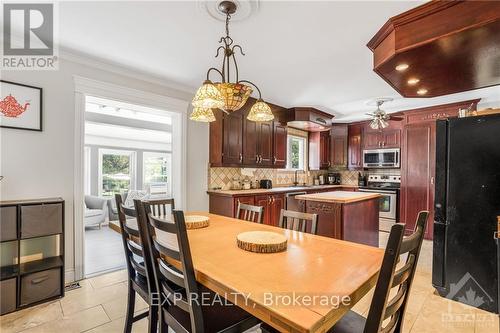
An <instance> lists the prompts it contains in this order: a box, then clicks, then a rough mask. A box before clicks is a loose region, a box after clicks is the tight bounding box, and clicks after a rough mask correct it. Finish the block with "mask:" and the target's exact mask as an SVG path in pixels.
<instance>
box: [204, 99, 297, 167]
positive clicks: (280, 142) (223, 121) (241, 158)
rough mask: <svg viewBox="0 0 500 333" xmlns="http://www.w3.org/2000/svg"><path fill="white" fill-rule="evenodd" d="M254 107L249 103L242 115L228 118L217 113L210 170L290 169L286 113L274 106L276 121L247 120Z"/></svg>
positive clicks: (213, 126) (212, 138) (231, 114)
mask: <svg viewBox="0 0 500 333" xmlns="http://www.w3.org/2000/svg"><path fill="white" fill-rule="evenodd" d="M252 105H253V103H252V100H250V99H249V101H248V102H247V103H246V104H245V105H244V106H243V107H242V108H241V109H240V110H238V111H234V112H232V113H230V114H225V113H223V112H222V111H220V110H214V115H215V117H216V121H214V122H211V123H210V138H209V142H210V153H209V156H210V166H212V167H221V166H222V167H224V166H232V167H238V166H246V167H266V168H284V167H286V140H287V138H286V135H287V129H286V125H285V124H286V122H282V118H283V119H284V117H285V115H284V112H285V111H286V109H284V108H282V107H279V106H277V105H272V104H270V106H271V109H272V112H273V114H274V116H275V120H274V121H268V122H254V121H250V120H248V119H246V117H247V115H248V112H250V108H251V106H252Z"/></svg>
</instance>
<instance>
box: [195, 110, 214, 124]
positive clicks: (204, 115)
mask: <svg viewBox="0 0 500 333" xmlns="http://www.w3.org/2000/svg"><path fill="white" fill-rule="evenodd" d="M189 119H191V120H194V121H201V122H204V123H209V122H211V121H215V116H214V113H213V111H212V109H205V108H193V112H191V115H190V116H189Z"/></svg>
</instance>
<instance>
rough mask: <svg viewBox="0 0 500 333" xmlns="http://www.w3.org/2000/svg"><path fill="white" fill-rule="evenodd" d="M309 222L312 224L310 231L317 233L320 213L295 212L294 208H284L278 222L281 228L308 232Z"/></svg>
mask: <svg viewBox="0 0 500 333" xmlns="http://www.w3.org/2000/svg"><path fill="white" fill-rule="evenodd" d="M308 224H309V225H310V226H311V227H310V233H311V234H314V235H316V231H317V227H318V214H309V213H302V212H294V211H292V210H284V209H282V210H281V212H280V219H279V223H278V226H279V227H280V228H285V229H289V230H296V231H302V232H306V230H307V229H308V228H307V226H308Z"/></svg>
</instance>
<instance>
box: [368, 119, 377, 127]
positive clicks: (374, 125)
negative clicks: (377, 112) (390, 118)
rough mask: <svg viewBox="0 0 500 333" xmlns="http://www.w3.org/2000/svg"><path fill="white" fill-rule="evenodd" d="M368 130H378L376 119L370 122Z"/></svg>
mask: <svg viewBox="0 0 500 333" xmlns="http://www.w3.org/2000/svg"><path fill="white" fill-rule="evenodd" d="M370 128H371V129H374V130H376V129H378V119H373V120H372V121H371V122H370Z"/></svg>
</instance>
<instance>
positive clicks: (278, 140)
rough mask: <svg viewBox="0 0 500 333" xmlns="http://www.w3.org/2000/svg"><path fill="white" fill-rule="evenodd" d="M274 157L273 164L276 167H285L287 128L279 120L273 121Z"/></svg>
mask: <svg viewBox="0 0 500 333" xmlns="http://www.w3.org/2000/svg"><path fill="white" fill-rule="evenodd" d="M273 144H274V157H273V164H274V166H275V167H277V168H285V167H286V158H287V156H286V147H287V128H286V126H285V125H282V124H280V123H279V122H277V121H275V122H274V143H273Z"/></svg>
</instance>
